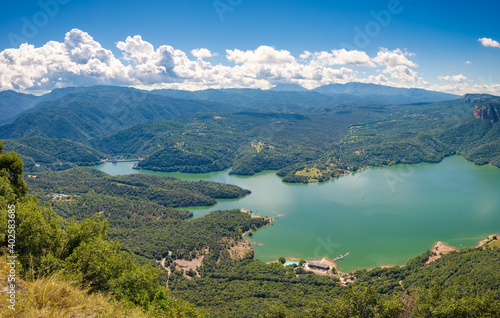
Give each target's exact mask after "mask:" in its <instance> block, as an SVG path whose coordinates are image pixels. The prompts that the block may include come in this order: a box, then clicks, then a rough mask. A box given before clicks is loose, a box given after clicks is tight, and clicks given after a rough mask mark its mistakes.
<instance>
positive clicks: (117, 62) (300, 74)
mask: <svg viewBox="0 0 500 318" xmlns="http://www.w3.org/2000/svg"><path fill="white" fill-rule="evenodd" d="M116 47H117V48H118V49H119V50H120V51H121V53H120V54H119V55H118V56H115V55H114V54H113V52H112V51H111V50H108V49H105V48H103V47H102V46H101V44H100V43H99V42H97V41H95V40H94V39H93V38H92V37H91V36H90V35H89V34H87V33H86V32H83V31H81V30H78V29H73V30H71V31H70V32H68V33H66V36H65V38H64V41H62V42H57V41H50V42H47V43H46V44H45V45H43V46H41V47H34V46H33V45H30V44H22V45H21V46H20V47H19V48H17V49H6V50H4V51H1V52H0V70H1V71H0V90H5V89H13V90H16V91H19V92H29V93H44V92H47V91H50V90H52V89H54V88H58V87H66V86H89V85H96V84H104V85H124V86H133V87H137V88H141V89H156V88H174V89H186V90H198V89H207V88H233V87H249V88H262V89H267V88H270V87H272V86H274V84H275V83H295V84H299V85H302V86H304V87H306V88H315V87H318V86H321V85H326V84H332V83H347V82H353V81H356V82H365V83H375V84H382V85H389V86H396V87H419V88H434V89H435V90H442V91H449V92H455V93H456V92H458V91H460V92H462V93H464V92H467V91H478V92H488V93H491V94H500V87H499V86H500V85H499V84H496V83H494V82H493V81H489V82H488V83H485V84H483V83H480V82H481V81H472V80H467V79H466V78H465V76H463V75H462V74H459V75H455V76H441V77H440V78H439V79H441V80H444V81H446V82H448V83H447V85H444V86H443V85H441V86H430V84H429V83H427V82H426V81H425V80H424V79H423V78H422V77H421V76H420V74H419V73H417V71H415V69H414V68H416V67H418V65H417V64H416V63H414V62H413V61H411V60H410V59H409V58H411V57H412V56H413V54H412V53H408V52H407V51H406V50H404V51H403V50H401V49H395V50H392V51H390V50H388V49H386V48H381V49H380V50H379V51H378V52H377V55H376V56H375V57H373V58H371V57H370V56H369V55H368V54H367V53H366V52H363V51H357V50H352V51H347V50H345V49H341V50H331V51H321V52H308V51H305V52H304V53H303V54H301V55H300V56H299V57H298V58H295V57H294V56H293V55H292V54H291V52H289V51H287V50H279V49H275V48H273V47H270V46H260V47H258V48H256V49H255V50H247V51H242V50H238V49H233V50H227V51H226V59H227V61H226V62H227V64H226V65H224V64H217V65H214V64H211V63H210V62H207V61H205V60H204V59H203V58H205V57H209V55H210V56H214V55H215V54H214V53H212V52H210V51H209V50H208V49H204V48H198V49H195V50H192V51H191V52H190V53H191V54H192V55H193V56H194V57H195V58H194V59H190V56H188V54H189V52H188V54H186V52H183V51H181V50H178V49H175V48H173V47H172V46H169V45H162V46H159V47H157V48H155V47H154V46H153V45H152V44H151V43H149V42H147V41H145V40H143V39H142V37H141V36H139V35H136V36H132V37H127V38H126V39H125V40H124V41H118V42H117V43H116ZM191 58H192V57H191ZM352 65H354V66H366V67H372V68H373V71H368V70H363V71H366V73H365V72H359V71H357V70H355V69H352V68H350V66H352ZM374 73H375V74H374ZM377 73H378V74H377Z"/></svg>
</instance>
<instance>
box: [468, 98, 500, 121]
mask: <svg viewBox="0 0 500 318" xmlns="http://www.w3.org/2000/svg"><path fill="white" fill-rule="evenodd" d="M474 116H475V117H476V118H480V119H481V120H489V121H491V122H492V123H496V122H497V121H498V118H500V102H483V103H480V104H477V105H476V106H475V107H474Z"/></svg>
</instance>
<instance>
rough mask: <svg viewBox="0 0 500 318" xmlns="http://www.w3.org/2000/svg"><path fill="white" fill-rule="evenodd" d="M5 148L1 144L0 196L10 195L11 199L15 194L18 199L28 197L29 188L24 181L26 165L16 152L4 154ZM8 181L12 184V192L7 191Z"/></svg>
mask: <svg viewBox="0 0 500 318" xmlns="http://www.w3.org/2000/svg"><path fill="white" fill-rule="evenodd" d="M4 148H5V146H4V144H3V143H2V142H0V179H3V180H2V181H0V195H1V194H6V195H8V196H9V195H10V196H9V198H10V197H11V196H12V194H14V195H15V196H16V198H20V197H23V196H25V195H26V192H28V186H27V185H26V182H24V179H23V171H24V163H23V160H22V159H21V157H20V156H19V155H18V154H16V153H14V152H6V153H4V152H3V150H4ZM6 181H8V182H9V183H10V186H11V188H12V191H9V190H8V189H6V186H7V184H6Z"/></svg>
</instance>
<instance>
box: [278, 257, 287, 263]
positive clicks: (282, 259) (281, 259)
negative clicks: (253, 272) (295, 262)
mask: <svg viewBox="0 0 500 318" xmlns="http://www.w3.org/2000/svg"><path fill="white" fill-rule="evenodd" d="M278 262H280V263H281V264H285V262H286V259H285V258H284V257H283V256H282V257H280V258H278Z"/></svg>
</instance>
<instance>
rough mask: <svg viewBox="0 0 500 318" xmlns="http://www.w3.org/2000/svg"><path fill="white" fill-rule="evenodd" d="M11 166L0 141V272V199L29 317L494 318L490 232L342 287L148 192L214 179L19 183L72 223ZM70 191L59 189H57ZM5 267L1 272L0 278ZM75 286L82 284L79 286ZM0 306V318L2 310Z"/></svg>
mask: <svg viewBox="0 0 500 318" xmlns="http://www.w3.org/2000/svg"><path fill="white" fill-rule="evenodd" d="M20 167H22V163H21V161H20V158H19V157H18V156H17V155H16V154H13V153H3V151H2V147H1V144H0V172H1V173H0V187H1V190H2V192H1V193H2V195H0V201H1V202H2V203H3V204H2V205H1V206H0V212H1V213H0V217H1V220H2V222H0V229H1V231H0V233H2V235H3V236H4V238H3V239H2V240H1V241H0V242H1V244H2V246H3V248H2V249H0V254H1V255H0V256H1V257H2V260H1V261H0V266H2V267H4V268H6V267H5V266H6V255H5V254H6V251H7V249H6V248H7V244H8V241H7V240H6V239H5V235H6V234H5V233H6V230H7V224H8V223H7V218H8V214H9V213H8V209H7V206H8V204H7V203H15V209H16V238H17V240H16V248H17V249H16V251H17V253H19V255H22V256H24V257H19V258H18V260H19V263H18V265H19V267H18V268H19V269H20V271H19V272H18V275H19V276H17V278H16V279H17V281H16V282H17V283H18V286H19V288H18V296H19V297H21V298H20V299H22V300H23V301H22V302H20V303H19V307H18V308H22V310H24V312H28V313H30V314H33V313H42V312H44V310H48V309H50V311H51V312H52V314H54V315H59V316H62V315H64V314H65V313H68V312H75V311H76V312H78V311H80V313H81V312H83V311H84V312H86V313H89V314H90V313H92V312H93V314H94V315H97V314H96V312H101V313H104V312H114V314H115V315H125V316H127V315H132V313H133V316H134V317H204V316H211V317H342V318H344V317H345V318H347V317H387V318H389V317H393V318H394V317H499V316H500V294H499V287H500V286H499V282H500V277H499V273H500V267H499V266H500V265H499V264H500V263H499V262H498V258H499V257H500V254H499V253H500V249H499V248H498V240H497V238H496V237H493V238H491V239H490V240H489V241H487V242H486V244H485V245H484V247H480V248H469V249H464V250H462V251H460V252H452V253H450V254H447V255H443V256H442V257H441V258H440V259H438V260H436V261H434V262H431V263H428V261H429V257H430V256H433V252H431V251H427V252H426V253H424V254H422V255H420V256H417V257H415V258H413V259H410V260H409V261H408V262H407V264H406V266H403V267H399V266H394V267H391V268H375V269H372V270H358V271H356V272H354V273H350V274H349V275H351V276H355V277H356V279H355V280H354V282H353V283H352V284H349V285H348V286H341V285H340V284H339V281H338V278H337V277H335V276H328V275H316V274H313V273H311V272H307V271H305V270H304V269H303V268H302V267H300V266H299V267H293V266H283V264H281V263H272V264H266V263H264V262H261V261H258V260H254V259H253V253H252V252H247V253H245V254H244V255H242V256H238V255H237V254H236V255H235V254H234V253H233V252H234V248H235V246H236V245H237V243H239V242H241V239H242V236H241V234H242V233H243V232H245V231H249V230H257V229H258V228H259V227H261V226H263V225H265V224H267V220H264V219H262V218H252V217H251V216H250V215H249V214H247V213H242V212H240V211H238V210H233V211H216V212H212V213H210V214H209V215H207V216H204V217H201V218H198V219H195V220H192V221H188V220H182V219H179V218H177V219H176V218H171V217H170V216H167V215H164V214H163V212H164V211H162V210H161V209H159V207H160V206H162V205H163V204H164V203H165V200H164V198H165V197H162V196H158V195H156V194H155V193H156V191H157V189H160V188H162V189H163V190H162V191H161V192H164V191H165V190H167V189H168V188H169V187H170V189H171V190H172V191H171V194H172V195H173V197H171V198H175V197H176V196H187V197H189V196H190V195H191V194H189V192H184V191H185V190H186V189H187V190H189V191H192V192H196V191H198V192H199V193H205V194H207V195H211V196H217V195H219V194H218V193H220V190H222V191H223V192H224V188H225V187H226V186H224V185H221V184H214V183H196V182H185V181H179V180H176V179H172V178H161V177H151V176H143V175H137V176H125V177H109V176H107V175H105V174H103V173H102V172H98V171H96V170H92V169H87V168H78V169H72V170H68V171H66V172H54V173H50V174H47V175H44V176H43V180H42V178H41V179H40V180H38V178H36V179H28V180H29V183H30V184H31V185H32V186H33V187H32V189H31V190H32V191H33V192H34V193H36V194H37V195H39V197H40V199H42V200H48V199H49V198H48V197H47V196H46V195H47V194H49V196H50V197H51V198H50V200H51V203H52V204H53V205H54V211H58V212H61V213H65V216H67V217H74V218H75V219H76V220H78V221H76V220H75V219H73V220H69V219H64V218H61V217H60V216H59V215H58V214H56V213H54V211H53V210H52V208H51V207H50V206H47V205H45V206H44V205H42V204H40V203H42V202H39V203H37V201H36V200H35V199H34V198H32V197H29V196H28V197H26V196H25V193H26V190H27V188H26V185H25V184H24V182H23V181H22V168H20ZM35 180H36V181H35ZM228 189H230V188H228ZM104 190H106V191H104ZM177 190H179V192H178V193H177V192H176V191H177ZM234 190H237V189H234ZM53 191H57V193H52V192H53ZM70 191H74V192H73V193H71V194H70V195H68V196H65V194H64V193H60V192H67V193H70ZM231 192H233V191H231ZM186 193H187V195H186ZM151 194H152V196H150V195H151ZM54 195H55V196H54ZM222 196H226V194H223V195H222ZM162 202H163V203H162ZM96 209H97V210H96ZM100 209H103V210H101V211H99V210H100ZM127 209H131V210H128V211H127ZM96 211H99V214H94V215H93V216H92V217H90V218H86V216H87V215H91V214H93V213H94V212H96ZM101 212H103V213H101ZM124 212H125V213H124ZM155 213H156V214H155ZM103 216H106V217H107V218H108V219H109V226H110V228H109V235H110V236H111V237H113V238H115V239H116V238H118V239H119V240H120V241H122V242H124V243H125V247H131V249H132V250H133V251H135V252H136V253H138V254H139V255H142V256H145V257H148V258H150V259H156V260H158V259H159V258H163V260H164V262H165V263H164V264H165V265H166V267H163V266H161V267H159V266H158V264H157V263H154V264H155V266H152V264H151V263H147V262H146V263H144V265H140V264H139V263H138V261H137V258H136V256H134V255H132V254H129V252H125V251H123V250H121V245H120V244H119V243H118V242H112V241H109V240H107V239H106V236H107V233H108V224H107V222H106V221H105V220H101V218H102V217H103ZM235 244H236V245H235ZM207 247H208V248H207ZM200 254H202V255H203V258H202V259H201V263H199V264H200V265H198V266H197V267H196V268H195V269H190V270H187V269H185V268H183V267H182V266H181V265H179V264H181V263H180V260H181V259H184V260H190V259H193V258H195V257H197V256H200ZM4 268H2V271H1V272H0V277H1V278H6V277H7V276H6V275H5V273H6V272H7V271H6V270H4ZM69 280H71V281H72V282H74V284H70V283H69V282H68V281H69ZM167 284H168V288H169V289H167V288H166V287H165V285H167ZM80 286H85V287H86V290H84V291H79V290H78V287H80ZM83 293H87V296H86V297H83V296H82V294H83ZM76 299H78V301H80V302H82V301H83V302H85V301H84V300H83V299H86V300H89V299H91V300H96V303H95V307H94V308H89V307H87V306H81V304H80V305H79V304H78V303H77V301H76ZM188 302H189V303H191V304H194V306H196V308H195V307H194V306H193V305H190V304H189V303H188ZM205 312H206V313H207V314H204V313H205ZM0 313H1V314H2V315H3V316H6V317H8V315H9V314H8V309H6V307H5V306H0ZM111 316H112V314H111Z"/></svg>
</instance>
